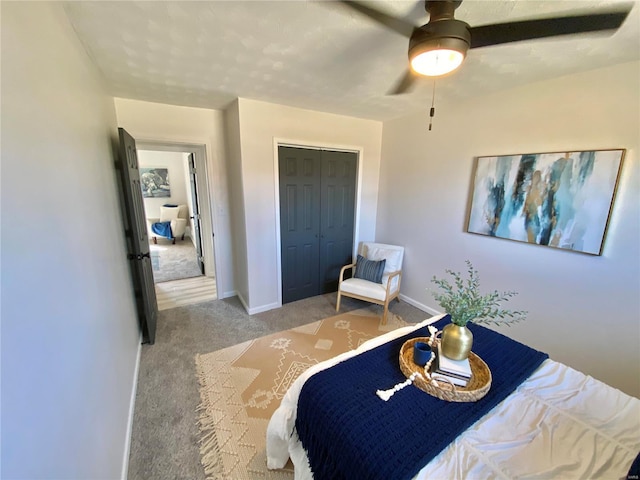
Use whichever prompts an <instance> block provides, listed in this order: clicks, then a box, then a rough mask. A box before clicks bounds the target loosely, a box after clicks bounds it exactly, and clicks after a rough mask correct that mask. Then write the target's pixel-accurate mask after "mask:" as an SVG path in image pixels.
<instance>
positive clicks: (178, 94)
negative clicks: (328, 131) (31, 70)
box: [65, 0, 640, 120]
mask: <svg viewBox="0 0 640 480" xmlns="http://www.w3.org/2000/svg"><path fill="white" fill-rule="evenodd" d="M614 3H617V0H616V1H614V0H606V1H604V0H603V1H597V0H589V1H575V0H543V1H533V0H496V1H494V0H465V1H464V2H463V3H462V5H461V6H460V7H459V8H458V9H457V10H456V18H457V19H459V20H464V21H466V22H467V23H469V24H470V25H471V26H477V25H483V24H489V23H499V22H506V21H509V20H514V19H529V18H540V17H546V16H551V15H553V14H556V13H564V14H566V13H574V12H578V13H583V12H590V11H597V10H598V9H602V8H607V6H610V5H612V4H614ZM625 3H627V4H628V3H629V2H628V1H626V2H625ZM375 5H376V6H377V7H378V8H379V9H384V10H385V11H387V12H389V13H392V14H394V15H397V16H401V17H404V18H406V19H410V20H411V21H413V22H414V23H415V24H417V25H422V24H424V23H426V21H427V16H426V13H425V12H424V7H423V5H422V2H416V1H378V2H375ZM65 10H66V12H67V15H68V17H69V19H70V21H71V23H72V25H73V27H74V29H75V30H76V32H77V34H78V37H79V38H80V40H81V41H82V43H83V44H84V46H85V48H86V49H87V51H88V53H89V55H90V56H91V58H92V59H93V60H94V62H95V63H96V65H97V66H98V68H99V69H100V71H101V72H102V73H103V75H104V77H105V79H106V84H107V85H108V87H109V88H110V92H111V93H112V94H113V95H114V96H117V97H124V98H133V99H139V100H147V101H152V102H160V103H169V104H176V105H186V106H196V107H206V108H214V109H224V108H225V107H226V106H227V105H228V104H229V103H230V102H231V101H232V100H234V99H235V98H237V97H242V98H250V99H255V100H263V101H267V102H272V103H279V104H284V105H291V106H295V107H300V108H306V109H311V110H319V111H325V112H331V113H337V114H343V115H350V116H355V117H362V118H370V119H376V120H385V119H389V118H394V117H398V116H402V115H406V114H409V113H413V112H416V111H420V110H423V111H426V110H427V109H428V107H429V106H430V104H431V94H432V89H433V82H432V81H430V80H427V79H424V80H420V81H419V82H418V85H416V87H415V88H414V89H413V90H412V91H411V92H410V93H409V94H405V95H396V96H388V95H386V94H385V93H386V92H387V91H388V90H389V89H390V88H391V87H392V86H393V85H394V84H395V82H396V81H397V80H398V78H399V77H400V76H401V75H402V74H403V72H404V71H405V69H406V66H407V53H406V52H407V46H408V40H407V39H406V38H404V37H402V36H400V35H399V34H396V33H394V32H390V31H388V30H386V29H384V28H382V27H380V26H379V25H377V24H376V23H374V22H372V21H371V20H369V19H367V18H366V17H363V16H361V15H359V14H357V13H355V12H352V11H351V10H348V9H345V8H344V7H342V6H340V5H339V4H335V3H331V2H322V1H315V0H314V1H303V0H299V1H295V0H289V1H266V0H265V1H251V2H249V1H230V2H229V1H227V2H223V1H196V2H188V1H178V2H175V1H160V2H156V1H143V2H131V1H123V2H119V1H105V2H98V1H95V2H94V1H91V2H89V1H81V2H80V1H79V2H67V3H65ZM639 11H640V5H639V4H638V2H637V1H636V2H633V10H632V11H631V14H630V15H629V17H628V18H627V20H626V22H625V23H624V24H623V25H622V27H621V28H620V29H619V30H618V31H617V32H616V33H615V34H614V35H602V34H595V35H594V34H590V35H581V36H572V37H566V38H555V39H545V40H536V41H527V42H521V43H513V44H507V45H501V46H496V47H487V48H481V49H474V50H470V51H469V54H468V56H467V58H466V60H465V62H464V64H463V65H462V67H461V68H460V69H459V70H458V71H457V72H455V73H454V74H452V75H450V76H448V77H446V78H441V79H439V80H437V82H436V92H437V97H436V99H437V103H440V102H452V101H456V100H460V99H463V98H469V97H473V96H477V95H483V94H487V93H491V92H494V91H497V90H501V89H505V88H511V87H515V86H518V85H523V84H526V83H530V82H533V81H538V80H543V79H549V78H554V77H558V76H562V75H566V74H571V73H574V72H579V71H585V70H589V69H593V68H599V67H604V66H607V65H613V64H617V63H622V62H626V61H631V60H636V59H639V58H640V12H639Z"/></svg>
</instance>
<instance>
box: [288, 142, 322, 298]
mask: <svg viewBox="0 0 640 480" xmlns="http://www.w3.org/2000/svg"><path fill="white" fill-rule="evenodd" d="M320 153H321V152H320V151H319V150H305V149H301V148H293V147H282V146H281V147H278V165H279V180H280V244H281V247H280V248H281V261H282V303H289V302H293V301H296V300H301V299H303V298H307V297H312V296H314V295H318V293H319V283H318V278H319V274H318V272H319V238H318V237H319V234H318V232H319V230H320V218H319V215H318V212H319V210H320V181H321V172H320V168H321V155H320Z"/></svg>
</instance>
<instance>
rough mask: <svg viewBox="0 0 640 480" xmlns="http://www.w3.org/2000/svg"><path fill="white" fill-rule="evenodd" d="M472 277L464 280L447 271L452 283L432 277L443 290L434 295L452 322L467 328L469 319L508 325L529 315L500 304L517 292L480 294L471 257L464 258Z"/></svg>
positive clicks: (478, 282) (478, 278)
mask: <svg viewBox="0 0 640 480" xmlns="http://www.w3.org/2000/svg"><path fill="white" fill-rule="evenodd" d="M465 262H466V264H467V267H468V273H469V278H468V279H467V280H466V281H465V280H464V279H463V278H462V275H461V274H460V272H453V271H451V270H445V272H446V273H448V274H449V275H451V276H452V277H453V279H454V284H453V285H452V284H451V283H449V282H448V281H447V280H445V279H438V278H436V277H435V276H434V277H433V278H432V279H431V281H432V282H433V283H435V284H436V285H437V286H438V287H440V289H441V292H434V293H433V298H435V300H436V301H437V302H438V303H439V304H440V306H441V307H442V308H443V309H444V310H445V312H447V313H448V314H449V315H451V322H452V323H454V324H456V325H459V326H461V327H464V326H465V325H466V324H467V322H473V323H484V324H493V325H508V326H510V325H511V324H513V323H516V322H519V321H521V320H524V319H525V318H526V315H527V312H526V311H520V310H507V309H503V308H500V303H501V302H504V301H507V300H509V299H510V298H511V297H513V296H515V295H517V293H516V292H502V293H500V292H498V291H497V290H496V291H494V292H491V293H488V294H486V295H481V294H480V277H479V276H478V272H477V271H476V270H475V269H474V268H473V265H472V264H471V262H470V261H469V260H466V261H465Z"/></svg>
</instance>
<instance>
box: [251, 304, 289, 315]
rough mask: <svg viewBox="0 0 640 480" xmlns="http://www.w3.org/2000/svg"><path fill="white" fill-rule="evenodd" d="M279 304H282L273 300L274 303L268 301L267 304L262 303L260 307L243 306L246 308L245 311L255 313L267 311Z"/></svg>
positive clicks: (278, 306)
mask: <svg viewBox="0 0 640 480" xmlns="http://www.w3.org/2000/svg"><path fill="white" fill-rule="evenodd" d="M281 306H282V303H280V304H278V303H276V302H274V303H270V304H268V305H262V306H261V307H255V308H247V307H246V306H245V308H247V313H248V314H249V315H255V314H256V313H262V312H267V311H269V310H273V309H275V308H280V307H281Z"/></svg>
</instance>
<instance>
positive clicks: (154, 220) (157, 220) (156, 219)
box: [147, 217, 160, 225]
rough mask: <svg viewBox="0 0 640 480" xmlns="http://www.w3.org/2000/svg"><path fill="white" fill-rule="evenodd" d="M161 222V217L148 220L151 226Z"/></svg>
mask: <svg viewBox="0 0 640 480" xmlns="http://www.w3.org/2000/svg"><path fill="white" fill-rule="evenodd" d="M159 221H160V217H152V218H147V223H148V224H149V225H153V224H154V223H158V222H159Z"/></svg>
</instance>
